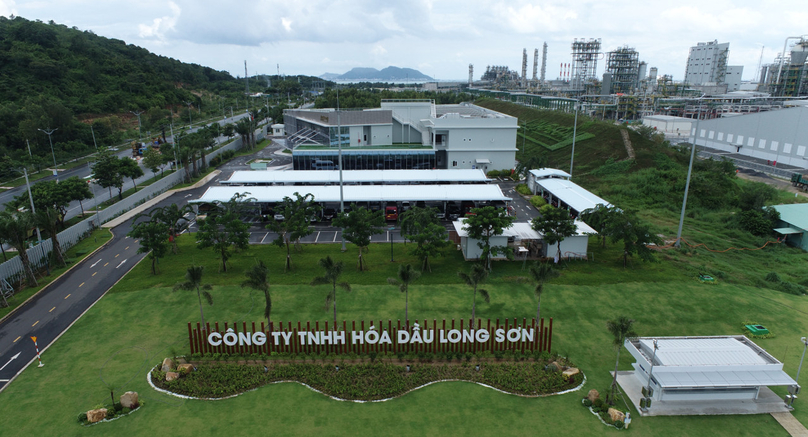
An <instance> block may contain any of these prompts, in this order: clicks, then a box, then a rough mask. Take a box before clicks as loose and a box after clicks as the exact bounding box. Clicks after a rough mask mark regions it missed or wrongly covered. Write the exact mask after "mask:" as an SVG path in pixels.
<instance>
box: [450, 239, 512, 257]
mask: <svg viewBox="0 0 808 437" xmlns="http://www.w3.org/2000/svg"><path fill="white" fill-rule="evenodd" d="M479 241H480V240H475V239H473V238H469V237H461V238H460V250H461V251H462V252H463V256H464V257H465V258H466V259H467V260H468V259H480V255H482V253H483V250H482V249H481V248H480V247H479V246H478V245H477V243H478V242H479ZM490 243H491V247H493V246H507V245H508V237H506V236H504V235H496V236H493V237H491V240H490ZM493 259H505V257H504V256H498V257H495V258H493Z"/></svg>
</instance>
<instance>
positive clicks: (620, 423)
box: [614, 420, 625, 429]
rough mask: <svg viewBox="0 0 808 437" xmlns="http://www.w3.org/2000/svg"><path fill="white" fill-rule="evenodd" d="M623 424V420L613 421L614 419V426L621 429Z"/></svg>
mask: <svg viewBox="0 0 808 437" xmlns="http://www.w3.org/2000/svg"><path fill="white" fill-rule="evenodd" d="M623 426H625V424H624V423H623V421H622V420H615V421H614V427H615V428H617V429H623Z"/></svg>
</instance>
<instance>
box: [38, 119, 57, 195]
mask: <svg viewBox="0 0 808 437" xmlns="http://www.w3.org/2000/svg"><path fill="white" fill-rule="evenodd" d="M37 130H38V131H40V132H42V133H44V134H45V135H47V136H48V142H49V143H50V146H51V156H53V175H54V176H56V182H57V183H58V182H59V165H58V164H56V154H55V153H54V152H53V140H51V135H53V133H54V132H56V131H57V130H59V128H58V127H57V128H56V129H51V130H49V131H46V130H43V129H37Z"/></svg>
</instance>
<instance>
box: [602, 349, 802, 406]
mask: <svg viewBox="0 0 808 437" xmlns="http://www.w3.org/2000/svg"><path fill="white" fill-rule="evenodd" d="M624 346H625V347H626V349H628V351H629V353H630V354H631V355H632V356H633V357H634V358H635V359H636V360H637V361H636V362H635V363H634V364H633V365H632V366H633V367H634V371H633V372H619V373H618V382H620V385H621V386H622V387H623V390H624V391H625V392H626V394H628V395H629V397H630V398H631V399H632V401H633V402H635V403H638V399H639V398H640V397H642V394H641V393H639V392H640V391H641V390H640V388H643V387H648V386H649V385H650V388H651V389H652V390H651V393H650V396H648V397H650V398H651V399H652V403H651V408H650V409H649V411H650V412H654V410H655V409H657V410H658V411H659V413H660V414H672V415H673V414H738V411H735V412H733V411H734V410H733V409H732V407H733V405H734V406H735V407H743V408H742V409H744V408H745V409H747V410H748V411H749V412H756V413H759V412H772V411H782V410H784V409H785V407H784V403H783V400H782V399H781V398H779V397H778V396H776V395H774V397H772V395H773V393H772V392H771V391H770V390H768V389H767V388H766V387H767V386H795V385H796V384H797V383H796V382H795V381H794V380H793V379H792V378H791V377H790V376H788V375H787V374H786V373H785V372H784V371H783V363H781V362H779V361H778V360H777V359H775V358H774V357H773V356H771V355H770V354H769V353H767V352H766V351H765V350H763V349H762V348H761V347H760V346H758V345H756V344H755V343H754V342H752V341H751V340H749V339H748V338H746V337H744V336H741V335H738V336H709V337H657V338H652V337H641V338H632V339H628V340H626V341H625V343H624ZM649 380H650V382H649ZM764 392H765V393H764ZM767 403H770V404H771V405H766V404H767ZM744 404H746V406H744ZM750 407H752V408H751V409H750ZM767 408H770V409H773V410H772V411H767V410H766V409H767ZM722 409H725V410H724V412H722ZM666 411H667V413H666ZM677 411H678V412H679V413H677Z"/></svg>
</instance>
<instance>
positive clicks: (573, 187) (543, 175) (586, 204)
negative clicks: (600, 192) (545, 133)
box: [527, 168, 612, 217]
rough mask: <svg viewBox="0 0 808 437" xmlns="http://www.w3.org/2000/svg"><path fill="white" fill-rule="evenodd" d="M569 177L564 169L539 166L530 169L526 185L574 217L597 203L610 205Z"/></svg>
mask: <svg viewBox="0 0 808 437" xmlns="http://www.w3.org/2000/svg"><path fill="white" fill-rule="evenodd" d="M569 178H570V175H569V173H567V172H565V171H562V170H558V169H554V168H540V169H538V170H530V174H529V175H528V184H527V186H528V188H530V191H531V192H532V193H533V194H537V195H540V196H542V197H543V198H544V199H545V200H546V201H547V203H549V204H550V205H553V206H554V207H556V208H564V209H567V210H569V211H570V213H571V214H572V215H573V216H574V217H578V216H579V215H581V212H583V211H586V210H587V209H591V208H594V207H596V206H598V205H603V206H612V204H610V203H609V202H607V201H605V200H603V199H601V198H600V197H598V196H596V195H594V194H592V193H591V192H590V191H588V190H586V189H584V188H583V187H581V186H580V185H578V184H576V183H575V182H572V181H571V180H569Z"/></svg>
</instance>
